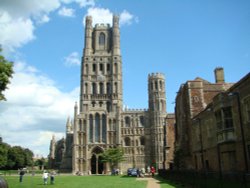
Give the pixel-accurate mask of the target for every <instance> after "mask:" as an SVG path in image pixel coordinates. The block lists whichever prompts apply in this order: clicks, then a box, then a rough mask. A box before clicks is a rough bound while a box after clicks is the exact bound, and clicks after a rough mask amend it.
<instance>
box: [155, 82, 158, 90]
mask: <svg viewBox="0 0 250 188" xmlns="http://www.w3.org/2000/svg"><path fill="white" fill-rule="evenodd" d="M155 89H156V90H158V83H157V81H155Z"/></svg>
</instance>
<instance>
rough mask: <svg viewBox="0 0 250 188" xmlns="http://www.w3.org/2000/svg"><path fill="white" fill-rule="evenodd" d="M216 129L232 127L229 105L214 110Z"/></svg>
mask: <svg viewBox="0 0 250 188" xmlns="http://www.w3.org/2000/svg"><path fill="white" fill-rule="evenodd" d="M215 118H216V124H217V129H218V130H221V129H227V128H232V127H233V116H232V110H231V107H226V108H222V109H221V110H218V111H216V112H215Z"/></svg>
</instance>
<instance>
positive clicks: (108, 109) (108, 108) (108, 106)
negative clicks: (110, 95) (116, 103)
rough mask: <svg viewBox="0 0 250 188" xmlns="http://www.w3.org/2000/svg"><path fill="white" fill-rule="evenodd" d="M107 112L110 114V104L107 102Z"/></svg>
mask: <svg viewBox="0 0 250 188" xmlns="http://www.w3.org/2000/svg"><path fill="white" fill-rule="evenodd" d="M107 111H108V112H111V104H110V102H107Z"/></svg>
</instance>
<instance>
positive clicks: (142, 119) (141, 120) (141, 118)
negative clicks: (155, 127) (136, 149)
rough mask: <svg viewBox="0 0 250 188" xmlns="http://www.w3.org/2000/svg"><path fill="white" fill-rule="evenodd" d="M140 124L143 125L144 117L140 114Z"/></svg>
mask: <svg viewBox="0 0 250 188" xmlns="http://www.w3.org/2000/svg"><path fill="white" fill-rule="evenodd" d="M140 125H141V126H144V117H143V116H140Z"/></svg>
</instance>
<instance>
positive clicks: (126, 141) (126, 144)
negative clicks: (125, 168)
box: [124, 137, 131, 146]
mask: <svg viewBox="0 0 250 188" xmlns="http://www.w3.org/2000/svg"><path fill="white" fill-rule="evenodd" d="M124 143H125V146H130V145H131V143H130V138H129V137H126V138H125V140H124Z"/></svg>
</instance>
